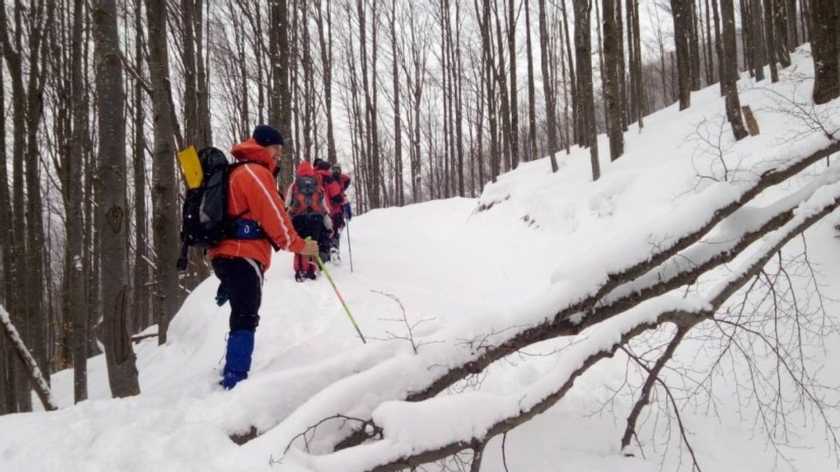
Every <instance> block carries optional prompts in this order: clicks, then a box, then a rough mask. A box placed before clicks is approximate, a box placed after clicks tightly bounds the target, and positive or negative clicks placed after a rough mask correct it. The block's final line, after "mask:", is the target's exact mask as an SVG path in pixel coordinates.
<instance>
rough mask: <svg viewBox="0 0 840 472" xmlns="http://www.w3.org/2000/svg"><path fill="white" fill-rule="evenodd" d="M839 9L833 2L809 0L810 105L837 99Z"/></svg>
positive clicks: (839, 90) (839, 84)
mask: <svg viewBox="0 0 840 472" xmlns="http://www.w3.org/2000/svg"><path fill="white" fill-rule="evenodd" d="M838 10H840V7H838V5H837V2H836V1H834V0H811V21H812V25H813V26H812V29H813V31H812V33H811V36H812V38H813V41H812V49H813V54H814V103H816V104H822V103H827V102H829V101H831V100H834V99H835V98H837V97H840V59H838V55H840V51H838V44H837V36H838V35H840V19H838V16H839V15H840V11H838Z"/></svg>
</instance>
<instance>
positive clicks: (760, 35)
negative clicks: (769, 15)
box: [750, 0, 767, 82]
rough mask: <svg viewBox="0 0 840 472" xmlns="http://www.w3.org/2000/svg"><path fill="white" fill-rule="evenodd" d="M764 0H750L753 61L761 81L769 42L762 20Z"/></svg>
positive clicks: (758, 78)
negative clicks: (762, 2)
mask: <svg viewBox="0 0 840 472" xmlns="http://www.w3.org/2000/svg"><path fill="white" fill-rule="evenodd" d="M761 1H762V0H750V19H751V20H752V29H751V31H750V37H751V39H752V62H753V68H754V69H755V80H756V82H761V81H762V80H764V66H765V65H766V64H767V49H766V47H767V43H766V42H765V40H766V38H765V35H764V28H763V23H762V20H763V18H764V9H763V8H762V5H761Z"/></svg>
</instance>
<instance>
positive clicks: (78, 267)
mask: <svg viewBox="0 0 840 472" xmlns="http://www.w3.org/2000/svg"><path fill="white" fill-rule="evenodd" d="M83 3H84V2H83V1H82V0H74V2H73V17H74V19H75V20H74V22H73V45H72V49H73V52H72V55H73V58H72V70H73V72H72V82H73V138H72V142H71V147H70V159H68V160H67V161H66V164H65V165H66V166H67V167H68V169H67V176H68V181H67V194H68V203H69V205H68V207H67V218H66V222H67V251H66V256H65V257H66V260H65V265H66V267H67V270H66V271H65V274H66V276H67V277H68V278H69V280H68V281H67V283H66V286H67V289H68V293H67V308H68V309H67V317H66V319H67V320H69V321H70V322H71V323H72V324H71V326H72V330H71V345H72V354H73V400H74V402H76V403H78V402H80V401H84V400H86V399H87V343H88V332H87V330H88V306H87V299H86V297H85V273H84V270H83V268H84V266H83V264H82V257H83V251H82V222H83V220H82V188H81V187H80V186H79V185H78V183H79V182H81V181H82V167H81V166H82V163H83V162H84V143H85V136H87V133H88V101H87V94H86V92H85V89H86V86H85V85H86V84H85V83H84V78H83V76H82V52H83V51H82V29H83V27H84V25H85V24H86V23H87V16H86V14H85V13H86V12H85V11H84V5H83ZM138 93H139V92H138Z"/></svg>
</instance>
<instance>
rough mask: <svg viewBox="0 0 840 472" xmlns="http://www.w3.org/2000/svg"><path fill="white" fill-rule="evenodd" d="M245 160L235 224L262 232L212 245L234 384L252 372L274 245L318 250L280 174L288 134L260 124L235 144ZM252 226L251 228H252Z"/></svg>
mask: <svg viewBox="0 0 840 472" xmlns="http://www.w3.org/2000/svg"><path fill="white" fill-rule="evenodd" d="M231 153H232V154H233V156H234V157H235V158H236V159H237V161H239V163H238V164H235V165H234V167H233V168H232V170H231V171H230V175H229V176H228V208H227V210H228V215H229V217H230V219H231V220H232V221H234V224H235V229H236V230H237V231H238V230H239V224H240V223H242V227H243V228H249V227H251V226H254V225H255V227H256V228H258V229H259V231H260V232H261V235H262V236H261V237H259V238H250V239H249V238H242V237H236V239H225V240H223V241H222V242H221V243H219V244H218V245H216V246H214V247H212V248H211V249H210V250H209V251H208V256H209V257H210V259H211V261H212V264H213V271H214V272H215V273H216V276H217V277H218V278H219V279H220V280H221V285H220V286H219V292H218V295H217V302H220V303H219V304H220V305H221V304H223V303H224V301H225V300H229V301H230V307H231V313H230V334H229V335H228V340H227V350H226V354H225V367H224V370H223V372H222V381H221V382H220V383H221V385H222V386H223V387H224V388H225V389H231V388H233V387H234V386H235V385H236V384H237V383H238V382H240V381H241V380H244V379H246V378H247V377H248V371H249V370H250V368H251V354H252V353H253V350H254V332H255V331H256V328H257V325H258V324H259V320H260V316H259V308H260V303H261V300H262V282H263V273H264V272H265V271H266V270H267V269H268V267H269V266H270V265H271V249H272V247H273V248H274V249H275V250H281V249H282V250H286V251H291V252H294V253H296V254H303V255H314V254H318V243H317V242H315V241H306V240H304V239H302V238H301V237H300V236H299V235H298V233H297V232H296V231H295V228H294V226H293V225H292V221H291V219H290V218H289V215H288V214H286V209H285V207H284V205H283V200H282V199H281V198H280V195H279V194H278V193H277V186H276V184H275V180H274V173H275V169H276V168H277V163H276V159H280V158H281V157H282V156H283V137H282V136H281V135H280V132H279V131H277V130H276V129H274V128H272V127H270V126H266V125H259V126H257V127H256V128H254V133H253V135H252V138H251V139H249V140H247V141H245V142H243V143H240V144H237V145H235V146H234V147H233V149H231ZM248 231H250V230H248Z"/></svg>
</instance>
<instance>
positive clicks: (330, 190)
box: [286, 159, 352, 282]
mask: <svg viewBox="0 0 840 472" xmlns="http://www.w3.org/2000/svg"><path fill="white" fill-rule="evenodd" d="M349 186H350V177H348V176H347V175H345V174H342V173H341V167H340V166H339V165H338V164H334V165H330V163H329V162H327V161H324V160H321V159H315V161H314V166H313V164H310V163H309V161H301V163H300V164H299V165H298V168H297V172H296V174H295V179H294V181H293V182H292V184H291V185H290V186H289V189H288V191H287V192H286V208H288V209H289V215H290V216H291V217H292V224H293V225H294V227H295V231H297V233H298V234H299V235H300V236H303V237H305V238H306V237H308V238H311V239H313V240H315V241H318V247H319V253H320V257H321V260H322V261H325V262H326V261H330V260H333V259H336V260H340V258H341V252H340V251H339V243H340V241H341V230H342V229H344V226H345V219H349V218H351V216H352V211H351V209H350V203H349V202H348V201H347V196H346V195H345V191H346V190H347V187H349ZM313 259H314V258H313V257H307V256H304V255H302V254H295V257H294V269H295V280H297V281H298V282H302V281H303V280H305V279H313V280H314V279H315V278H316V274H317V271H318V265H317V263H316V262H315V260H313Z"/></svg>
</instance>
